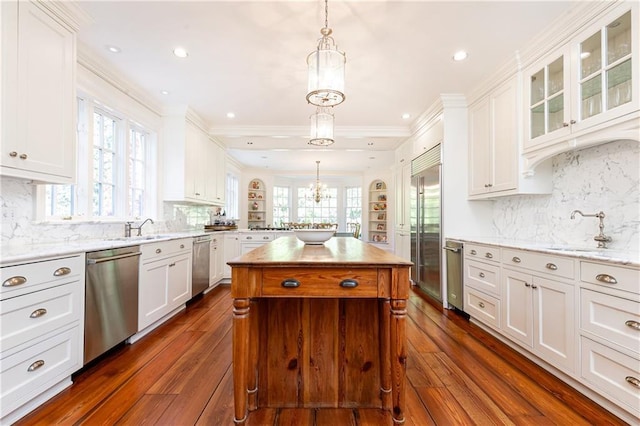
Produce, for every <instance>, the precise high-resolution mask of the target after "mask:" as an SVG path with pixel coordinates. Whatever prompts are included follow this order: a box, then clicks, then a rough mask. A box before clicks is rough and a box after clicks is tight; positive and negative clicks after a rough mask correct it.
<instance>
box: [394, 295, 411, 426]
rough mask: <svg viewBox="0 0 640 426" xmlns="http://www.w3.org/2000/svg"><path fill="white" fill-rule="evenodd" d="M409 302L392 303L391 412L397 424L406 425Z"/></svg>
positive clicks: (397, 301)
mask: <svg viewBox="0 0 640 426" xmlns="http://www.w3.org/2000/svg"><path fill="white" fill-rule="evenodd" d="M406 318H407V301H406V300H404V299H396V300H392V301H391V372H392V387H393V389H392V390H393V392H392V400H393V409H392V411H391V413H392V416H393V422H394V423H395V424H401V423H404V409H405V403H404V395H405V374H406V369H407V347H406V340H407V338H406V333H405V326H406Z"/></svg>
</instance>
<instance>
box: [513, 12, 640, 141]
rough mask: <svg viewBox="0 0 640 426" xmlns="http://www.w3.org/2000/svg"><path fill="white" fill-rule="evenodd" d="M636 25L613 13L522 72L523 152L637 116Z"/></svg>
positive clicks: (629, 15)
mask: <svg viewBox="0 0 640 426" xmlns="http://www.w3.org/2000/svg"><path fill="white" fill-rule="evenodd" d="M629 9H630V10H629ZM638 22H640V21H639V18H638V5H632V6H631V7H628V6H627V10H626V11H624V9H622V10H621V9H620V8H616V9H615V10H614V11H612V12H609V13H608V14H607V15H606V16H604V17H603V18H602V19H601V20H599V21H597V22H595V23H594V24H592V25H591V26H589V27H587V28H586V29H585V31H584V32H583V33H582V34H581V35H579V36H578V37H576V38H575V39H574V40H573V41H572V42H570V43H568V44H566V45H565V46H563V47H561V48H559V49H558V50H556V51H555V52H553V53H551V54H550V55H548V56H547V57H546V58H545V59H543V60H542V61H540V62H538V63H536V64H533V65H532V66H531V67H530V68H529V69H527V70H526V71H525V73H524V84H525V105H526V108H527V110H526V115H525V131H526V133H525V135H526V136H525V140H524V152H528V151H534V150H537V149H539V148H541V147H544V146H548V145H551V144H554V143H555V142H557V141H563V140H565V139H566V138H567V137H569V135H573V134H576V136H577V135H578V134H584V131H585V129H588V128H590V127H592V126H598V125H601V124H603V123H605V122H608V121H611V120H616V119H618V118H620V117H622V116H624V115H626V114H630V113H633V112H637V111H638V109H639V106H640V102H639V101H638V96H639V93H640V87H639V86H638V66H639V64H640V62H639V55H638V39H639V36H638V28H637V27H638ZM601 127H602V126H599V128H601Z"/></svg>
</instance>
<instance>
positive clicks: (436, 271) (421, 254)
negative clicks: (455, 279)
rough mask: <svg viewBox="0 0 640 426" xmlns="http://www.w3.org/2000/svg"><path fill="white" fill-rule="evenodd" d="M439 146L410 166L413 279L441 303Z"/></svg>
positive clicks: (440, 182)
mask: <svg viewBox="0 0 640 426" xmlns="http://www.w3.org/2000/svg"><path fill="white" fill-rule="evenodd" d="M441 179H442V178H441V155H440V145H437V146H435V147H434V148H432V149H430V150H429V151H427V152H425V153H424V154H422V155H421V156H420V157H417V158H416V159H414V160H413V161H412V162H411V198H410V200H411V203H410V204H411V261H412V262H413V263H414V267H413V268H412V269H411V279H412V280H413V283H414V284H416V285H418V286H419V287H420V288H421V289H422V290H424V291H425V292H426V293H427V294H428V295H429V296H431V297H432V298H434V299H436V300H439V301H442V287H441V279H440V259H441V256H442V236H441V222H442V217H441V205H442V193H441V188H442V185H441V184H442V181H441Z"/></svg>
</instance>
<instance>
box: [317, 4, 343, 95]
mask: <svg viewBox="0 0 640 426" xmlns="http://www.w3.org/2000/svg"><path fill="white" fill-rule="evenodd" d="M324 16H325V18H324V27H323V28H321V29H320V34H322V38H321V39H320V40H319V41H318V47H317V48H316V50H314V51H313V52H311V53H310V54H309V56H307V66H308V70H309V80H308V81H309V87H308V92H307V102H309V103H310V104H313V105H316V106H319V107H332V106H336V105H339V104H341V103H342V102H343V101H344V99H345V96H344V68H345V63H346V62H347V58H346V56H345V54H344V52H341V51H339V50H338V47H337V46H336V43H335V41H334V40H333V37H331V33H332V32H333V30H332V29H331V28H329V3H328V0H325V2H324Z"/></svg>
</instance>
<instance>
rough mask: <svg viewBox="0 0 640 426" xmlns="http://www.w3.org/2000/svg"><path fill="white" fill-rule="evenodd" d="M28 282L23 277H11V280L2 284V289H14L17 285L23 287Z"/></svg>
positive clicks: (8, 279)
mask: <svg viewBox="0 0 640 426" xmlns="http://www.w3.org/2000/svg"><path fill="white" fill-rule="evenodd" d="M26 282H27V279H26V278H25V277H22V276H19V275H18V276H16V277H11V278H7V279H6V280H4V282H3V283H2V287H13V286H16V285H21V284H24V283H26Z"/></svg>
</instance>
